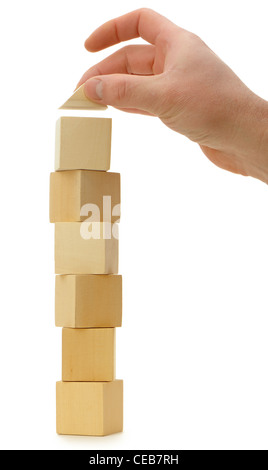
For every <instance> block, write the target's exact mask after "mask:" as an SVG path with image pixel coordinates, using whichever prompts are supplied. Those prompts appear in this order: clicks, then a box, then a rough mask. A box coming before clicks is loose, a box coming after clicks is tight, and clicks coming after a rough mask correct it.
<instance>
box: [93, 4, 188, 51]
mask: <svg viewBox="0 0 268 470" xmlns="http://www.w3.org/2000/svg"><path fill="white" fill-rule="evenodd" d="M175 28H176V29H177V31H178V29H180V28H178V26H176V25H175V24H174V23H172V22H171V21H169V20H168V19H167V18H165V17H164V16H162V15H160V14H159V13H156V12H155V11H153V10H150V9H147V8H142V9H139V10H135V11H132V12H131V13H127V14H126V15H123V16H120V17H119V18H115V19H113V20H110V21H108V22H107V23H104V24H103V25H102V26H100V27H99V28H98V29H96V30H95V31H94V32H93V33H92V34H91V35H90V36H89V38H88V39H87V40H86V42H85V48H86V49H87V50H88V51H90V52H97V51H100V50H102V49H105V48H106V47H110V46H113V45H114V44H119V43H120V42H122V41H128V40H129V39H134V38H138V37H141V38H143V39H145V41H148V42H149V43H151V44H154V45H155V44H156V43H157V39H158V38H159V37H160V35H161V37H162V38H163V37H165V41H167V42H169V40H171V37H172V35H173V32H174V29H175ZM162 33H164V34H162Z"/></svg>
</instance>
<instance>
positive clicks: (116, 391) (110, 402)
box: [56, 380, 123, 436]
mask: <svg viewBox="0 0 268 470" xmlns="http://www.w3.org/2000/svg"><path fill="white" fill-rule="evenodd" d="M56 408H57V433H58V434H74V435H81V436H107V435H108V434H114V433H116V432H121V431H122V430H123V381H122V380H114V381H113V382H57V384H56Z"/></svg>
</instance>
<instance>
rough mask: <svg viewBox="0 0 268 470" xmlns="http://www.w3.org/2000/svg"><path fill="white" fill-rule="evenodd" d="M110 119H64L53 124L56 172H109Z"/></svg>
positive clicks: (61, 118)
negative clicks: (54, 129)
mask: <svg viewBox="0 0 268 470" xmlns="http://www.w3.org/2000/svg"><path fill="white" fill-rule="evenodd" d="M111 127H112V120H111V119H107V118H105V119H103V118H88V117H70V116H63V117H60V118H59V119H58V120H57V123H56V147H55V170H56V171H58V170H103V171H106V170H109V168H110V158H111Z"/></svg>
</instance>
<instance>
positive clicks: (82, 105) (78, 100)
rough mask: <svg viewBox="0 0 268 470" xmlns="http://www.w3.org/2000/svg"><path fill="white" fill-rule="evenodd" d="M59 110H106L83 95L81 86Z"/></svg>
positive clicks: (105, 107)
mask: <svg viewBox="0 0 268 470" xmlns="http://www.w3.org/2000/svg"><path fill="white" fill-rule="evenodd" d="M59 109H94V110H100V111H102V110H105V109H107V106H106V105H103V104H99V103H95V102H94V101H92V100H90V99H89V98H88V97H87V96H86V95H85V93H84V84H83V85H81V86H80V87H79V88H77V90H75V92H74V93H73V94H72V96H70V98H68V100H67V101H65V103H64V104H63V105H62V106H61V107H60V108H59Z"/></svg>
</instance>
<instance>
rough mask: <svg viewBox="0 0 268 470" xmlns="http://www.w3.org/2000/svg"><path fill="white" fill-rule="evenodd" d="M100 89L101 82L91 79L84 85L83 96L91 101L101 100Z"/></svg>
mask: <svg viewBox="0 0 268 470" xmlns="http://www.w3.org/2000/svg"><path fill="white" fill-rule="evenodd" d="M102 88H103V83H102V80H99V79H98V78H92V79H90V80H88V81H87V82H86V83H85V88H84V91H85V95H86V96H88V98H91V99H93V100H102V98H103V96H102Z"/></svg>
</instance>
